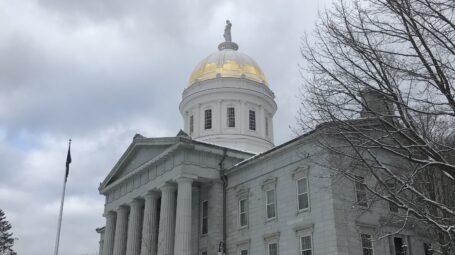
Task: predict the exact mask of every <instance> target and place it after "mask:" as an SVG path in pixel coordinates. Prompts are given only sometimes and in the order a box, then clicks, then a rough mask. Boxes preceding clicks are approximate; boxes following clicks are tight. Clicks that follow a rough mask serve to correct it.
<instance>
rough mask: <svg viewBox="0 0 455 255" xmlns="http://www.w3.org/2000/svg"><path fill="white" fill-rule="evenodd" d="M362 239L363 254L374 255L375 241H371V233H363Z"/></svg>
mask: <svg viewBox="0 0 455 255" xmlns="http://www.w3.org/2000/svg"><path fill="white" fill-rule="evenodd" d="M360 237H361V239H362V254H363V255H373V243H372V242H371V235H369V234H361V235H360Z"/></svg>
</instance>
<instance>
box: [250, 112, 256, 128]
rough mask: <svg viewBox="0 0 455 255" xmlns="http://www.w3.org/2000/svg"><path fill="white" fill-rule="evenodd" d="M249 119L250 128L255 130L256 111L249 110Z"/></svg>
mask: <svg viewBox="0 0 455 255" xmlns="http://www.w3.org/2000/svg"><path fill="white" fill-rule="evenodd" d="M249 120H250V125H249V126H250V130H256V112H255V111H252V110H250V115H249Z"/></svg>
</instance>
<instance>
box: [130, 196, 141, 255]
mask: <svg viewBox="0 0 455 255" xmlns="http://www.w3.org/2000/svg"><path fill="white" fill-rule="evenodd" d="M142 205H143V203H142V200H139V199H134V200H133V202H131V204H130V208H131V209H130V217H129V220H128V237H127V242H126V254H128V255H139V254H140V252H141V235H142Z"/></svg>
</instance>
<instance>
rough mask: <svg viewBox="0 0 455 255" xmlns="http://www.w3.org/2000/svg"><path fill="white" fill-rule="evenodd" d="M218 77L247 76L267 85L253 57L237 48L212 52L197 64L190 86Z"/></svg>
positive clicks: (246, 77)
mask: <svg viewBox="0 0 455 255" xmlns="http://www.w3.org/2000/svg"><path fill="white" fill-rule="evenodd" d="M218 77H231V78H245V79H248V80H252V81H256V82H259V83H262V84H264V85H267V79H266V78H265V75H264V73H262V70H261V68H260V67H259V66H258V65H257V64H256V62H254V60H253V59H252V58H250V57H249V56H248V55H246V54H244V53H241V52H239V51H236V50H232V49H223V50H221V51H217V52H214V53H212V54H210V55H209V56H208V57H206V58H205V59H203V60H202V61H201V62H200V63H199V64H198V65H197V66H196V68H195V69H194V71H193V73H192V74H191V76H190V80H189V84H188V86H191V85H193V84H194V83H196V82H198V81H204V80H210V79H215V78H218Z"/></svg>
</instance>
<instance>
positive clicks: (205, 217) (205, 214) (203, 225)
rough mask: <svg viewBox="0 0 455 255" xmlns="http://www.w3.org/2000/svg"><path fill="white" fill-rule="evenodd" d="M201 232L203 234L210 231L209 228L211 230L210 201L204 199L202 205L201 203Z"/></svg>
mask: <svg viewBox="0 0 455 255" xmlns="http://www.w3.org/2000/svg"><path fill="white" fill-rule="evenodd" d="M201 207H202V208H201V212H202V213H201V218H202V219H201V234H202V235H206V234H207V233H208V230H209V226H208V224H209V221H208V219H209V217H208V215H209V213H208V212H209V201H203V202H202V205H201Z"/></svg>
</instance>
